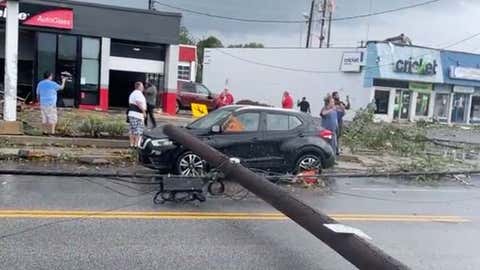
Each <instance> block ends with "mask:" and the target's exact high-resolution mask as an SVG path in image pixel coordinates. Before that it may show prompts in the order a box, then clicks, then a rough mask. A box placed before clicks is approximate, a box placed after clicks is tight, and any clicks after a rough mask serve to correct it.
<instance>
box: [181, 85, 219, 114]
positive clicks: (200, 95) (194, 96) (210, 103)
mask: <svg viewBox="0 0 480 270" xmlns="http://www.w3.org/2000/svg"><path fill="white" fill-rule="evenodd" d="M177 89H178V90H177V112H178V111H179V110H181V109H187V110H190V107H191V104H192V103H199V104H205V105H207V108H208V110H209V111H212V110H215V109H216V108H217V98H218V95H217V94H214V93H212V92H211V91H210V89H208V88H207V87H206V86H205V85H203V84H201V83H196V82H188V81H178V88H177Z"/></svg>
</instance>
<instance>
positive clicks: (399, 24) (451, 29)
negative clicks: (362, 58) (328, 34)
mask: <svg viewBox="0 0 480 270" xmlns="http://www.w3.org/2000/svg"><path fill="white" fill-rule="evenodd" d="M81 1H90V2H97V3H99V2H102V3H105V4H113V5H123V6H129V7H138V8H146V7H147V3H148V0H81ZM159 1H161V2H164V3H168V4H171V5H175V6H181V7H185V8H188V9H193V10H198V11H204V12H207V13H213V14H219V15H224V16H234V17H246V18H263V19H286V20H300V19H302V13H304V12H307V11H308V9H309V5H310V4H309V3H310V0H159ZM424 1H425V0H337V10H336V13H335V15H334V17H335V16H336V17H344V16H351V15H358V14H366V13H370V12H376V11H382V10H387V9H393V8H397V7H402V6H406V5H411V4H416V3H419V2H424ZM370 6H371V8H370ZM156 8H157V9H159V10H166V11H175V10H173V9H169V8H165V7H162V6H160V5H157V6H156ZM479 14H480V0H454V1H452V0H442V1H440V2H438V3H434V4H430V5H427V6H422V7H417V8H415V9H410V10H404V11H401V12H397V13H391V14H388V15H381V16H374V17H370V18H369V19H356V20H349V21H342V22H335V23H334V24H333V29H332V43H333V45H334V46H356V45H358V44H359V41H360V40H366V39H367V38H368V39H369V40H381V39H385V38H386V37H390V36H394V35H398V34H400V33H405V34H406V35H407V36H410V38H411V39H412V40H413V42H414V43H415V44H418V45H424V46H433V47H442V46H446V45H448V44H451V43H453V42H455V41H458V40H461V39H463V38H465V37H467V36H469V35H472V34H474V33H477V32H480V28H479V27H478V25H480V16H479ZM182 22H183V24H184V25H185V26H187V27H188V28H189V30H190V31H191V32H192V33H193V35H194V36H195V37H197V38H202V37H206V36H208V35H216V36H218V37H220V38H221V40H222V41H223V42H224V43H225V44H233V43H245V42H253V41H255V42H262V43H264V44H265V45H266V46H270V47H283V46H288V47H293V46H300V44H301V43H300V39H301V38H302V39H305V32H306V25H303V24H293V25H285V24H258V23H239V22H231V21H224V20H219V19H212V18H209V17H204V16H200V15H193V14H189V13H184V14H183V21H182ZM317 40H318V39H317ZM303 43H304V42H302V44H303ZM317 43H318V41H317ZM452 49H457V50H469V51H478V52H480V37H478V38H476V39H473V40H471V41H468V42H465V43H462V44H460V45H458V46H456V47H453V48H452Z"/></svg>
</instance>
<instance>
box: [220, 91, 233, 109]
mask: <svg viewBox="0 0 480 270" xmlns="http://www.w3.org/2000/svg"><path fill="white" fill-rule="evenodd" d="M233 102H234V99H233V95H232V94H231V93H230V91H229V90H228V88H225V89H224V90H223V92H222V93H221V94H220V96H218V99H217V107H218V108H221V107H223V106H228V105H232V104H233Z"/></svg>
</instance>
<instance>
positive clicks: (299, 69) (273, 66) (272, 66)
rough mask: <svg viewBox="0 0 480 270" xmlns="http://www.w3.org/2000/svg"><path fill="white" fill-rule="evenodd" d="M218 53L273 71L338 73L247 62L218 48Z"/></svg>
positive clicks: (247, 60)
mask: <svg viewBox="0 0 480 270" xmlns="http://www.w3.org/2000/svg"><path fill="white" fill-rule="evenodd" d="M217 51H219V52H220V53H222V54H225V55H228V56H230V57H232V58H235V59H237V60H240V61H243V62H247V63H250V64H254V65H258V66H264V67H269V68H274V69H280V70H287V71H295V72H303V73H314V74H333V73H338V71H333V70H332V71H320V70H308V69H301V68H292V67H284V66H277V65H272V64H266V63H261V62H257V61H253V60H249V59H246V58H242V57H239V56H236V55H233V54H230V53H227V52H225V51H224V50H223V49H220V48H218V50H217Z"/></svg>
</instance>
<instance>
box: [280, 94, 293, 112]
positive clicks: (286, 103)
mask: <svg viewBox="0 0 480 270" xmlns="http://www.w3.org/2000/svg"><path fill="white" fill-rule="evenodd" d="M282 108H284V109H293V98H292V96H290V94H289V93H288V91H285V92H284V93H283V99H282Z"/></svg>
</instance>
